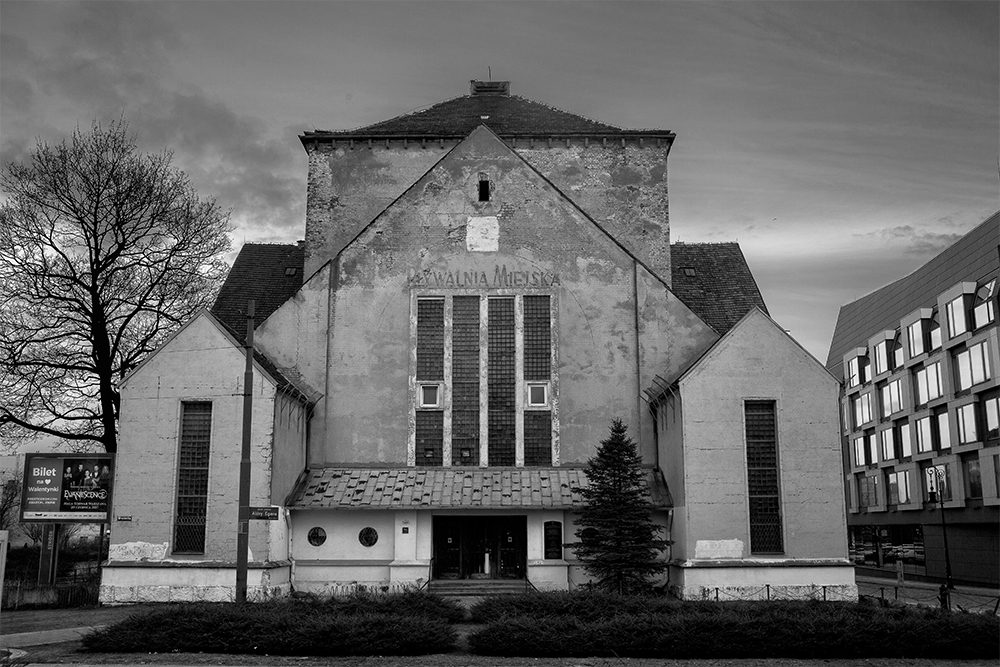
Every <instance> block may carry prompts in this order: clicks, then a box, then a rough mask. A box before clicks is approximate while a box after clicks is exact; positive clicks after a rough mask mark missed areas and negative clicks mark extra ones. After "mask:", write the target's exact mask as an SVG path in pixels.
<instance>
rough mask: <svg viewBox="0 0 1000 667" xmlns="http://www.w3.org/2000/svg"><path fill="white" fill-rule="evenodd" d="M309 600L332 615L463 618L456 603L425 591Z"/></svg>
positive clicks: (364, 594)
mask: <svg viewBox="0 0 1000 667" xmlns="http://www.w3.org/2000/svg"><path fill="white" fill-rule="evenodd" d="M309 601H310V602H311V603H312V604H316V605H319V607H320V608H321V609H323V610H326V611H329V612H331V613H338V614H347V615H354V614H398V615H402V616H419V617H423V618H436V619H440V620H444V621H448V622H450V623H458V622H460V621H462V620H463V619H464V618H465V608H464V607H462V605H460V604H459V603H458V602H456V601H454V600H451V599H447V598H442V597H440V596H438V595H432V594H430V593H428V592H426V591H404V592H400V593H388V594H381V593H369V592H366V591H358V592H356V593H353V594H351V595H348V596H344V597H332V598H319V597H313V598H311V599H310V600H309Z"/></svg>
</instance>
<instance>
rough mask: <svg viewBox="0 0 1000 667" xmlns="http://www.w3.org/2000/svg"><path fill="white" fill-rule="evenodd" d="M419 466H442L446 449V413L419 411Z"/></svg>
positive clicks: (440, 411)
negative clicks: (443, 451)
mask: <svg viewBox="0 0 1000 667" xmlns="http://www.w3.org/2000/svg"><path fill="white" fill-rule="evenodd" d="M416 426H417V465H418V466H440V465H441V462H442V450H443V448H444V412H443V411H442V410H417V425H416Z"/></svg>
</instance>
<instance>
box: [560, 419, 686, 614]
mask: <svg viewBox="0 0 1000 667" xmlns="http://www.w3.org/2000/svg"><path fill="white" fill-rule="evenodd" d="M627 431H628V427H627V426H626V425H625V424H623V423H622V420H621V419H618V418H616V419H614V420H613V421H612V424H611V435H610V437H608V438H607V439H606V440H604V441H602V442H601V446H600V447H599V448H598V450H597V454H596V455H595V456H594V457H593V458H591V459H590V460H589V461H588V462H587V468H586V470H585V471H584V474H586V476H587V480H588V482H589V487H588V488H585V489H579V492H580V493H581V495H583V497H584V499H586V501H587V504H586V506H584V508H583V509H582V511H581V512H580V519H579V521H578V522H577V523H578V525H579V529H578V530H577V531H576V536H577V538H578V539H579V540H580V542H579V543H577V544H574V545H571V546H572V548H573V549H574V551H575V552H576V555H577V557H578V558H579V559H580V560H581V561H582V562H583V564H584V569H586V571H587V573H588V574H590V575H591V576H592V577H593V578H594V580H595V582H594V583H595V584H596V585H597V587H599V588H601V589H603V590H606V591H609V592H617V593H619V594H624V593H635V592H642V591H644V590H647V589H648V588H649V585H650V583H651V581H650V580H651V578H652V577H653V576H654V575H657V574H660V573H662V572H663V571H664V570H665V569H666V567H667V566H666V563H665V562H664V561H663V560H661V559H660V554H661V553H662V552H663V550H664V549H665V548H666V546H667V544H669V543H668V542H667V541H666V540H663V539H661V538H660V537H659V534H660V532H661V531H662V530H663V527H662V526H658V525H656V524H655V523H653V519H652V512H653V504H652V500H651V498H650V495H649V488H648V486H647V484H646V473H645V472H644V471H643V470H642V457H641V456H640V454H639V451H638V448H637V447H636V444H635V442H634V441H633V440H632V438H630V437H628V432H627Z"/></svg>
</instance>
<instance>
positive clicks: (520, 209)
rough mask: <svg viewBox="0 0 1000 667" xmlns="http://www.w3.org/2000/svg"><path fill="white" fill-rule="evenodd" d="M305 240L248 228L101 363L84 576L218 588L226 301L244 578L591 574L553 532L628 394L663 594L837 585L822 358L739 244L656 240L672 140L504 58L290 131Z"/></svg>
mask: <svg viewBox="0 0 1000 667" xmlns="http://www.w3.org/2000/svg"><path fill="white" fill-rule="evenodd" d="M301 140H302V144H303V146H304V148H305V150H306V152H307V154H308V157H309V175H308V203H307V213H306V221H305V240H304V241H303V242H301V243H300V244H298V245H294V246H285V245H247V246H245V247H244V248H243V250H242V251H241V253H240V255H239V257H238V258H237V260H236V262H235V264H234V266H233V269H232V272H231V274H230V276H229V278H228V280H227V281H226V284H225V286H224V287H223V289H222V292H221V293H220V296H219V298H218V301H217V303H216V305H215V307H214V308H213V310H212V312H211V313H203V314H201V315H200V316H198V317H196V318H195V319H194V320H193V321H192V322H190V323H188V324H187V325H186V326H185V327H184V328H183V329H182V330H181V331H179V332H178V333H177V334H176V335H175V336H174V337H173V338H172V339H171V340H169V341H168V342H167V343H166V344H164V345H163V346H162V347H161V348H160V349H159V350H158V351H157V353H156V354H154V355H152V356H151V357H150V358H149V359H148V360H147V361H146V362H145V363H144V364H143V365H142V366H141V367H140V368H138V369H136V370H135V371H134V372H133V373H132V374H131V375H130V376H129V378H128V379H127V380H126V381H125V382H124V384H123V387H122V397H123V398H122V401H123V407H122V421H121V442H122V446H121V453H120V455H119V457H120V458H119V462H118V466H117V468H118V470H119V471H122V474H121V475H120V476H119V479H118V480H117V487H116V495H115V514H116V515H125V516H128V517H129V518H130V520H129V521H118V522H116V523H115V524H114V529H113V544H112V547H111V552H110V559H109V562H108V564H107V566H106V567H105V570H104V580H103V584H102V595H103V599H104V600H106V601H109V602H127V601H133V600H139V599H178V598H213V597H214V598H225V597H227V596H229V595H231V593H232V581H233V575H232V572H233V561H234V560H235V548H236V547H235V544H236V530H235V529H236V513H237V498H236V494H235V490H236V484H237V469H238V465H237V464H238V461H239V442H240V431H239V421H240V414H241V413H240V409H239V404H240V402H241V401H242V393H243V388H242V377H243V363H244V362H243V357H242V351H241V349H240V344H241V341H242V339H243V335H244V334H243V332H245V331H246V305H247V301H248V300H250V299H253V300H254V302H255V304H256V308H257V310H256V314H257V318H256V325H257V326H256V329H255V332H254V342H255V349H256V363H255V371H256V372H255V375H254V387H253V394H254V397H255V403H254V411H253V436H252V445H253V446H252V466H253V475H252V489H251V501H250V504H251V505H255V506H256V505H273V506H276V507H277V508H279V514H280V516H279V520H277V521H271V522H264V521H259V522H256V521H255V522H252V523H251V525H250V535H249V538H250V540H249V541H250V550H251V556H250V561H251V577H250V583H251V586H252V588H253V589H254V590H278V591H282V590H288V589H289V588H295V589H298V590H313V591H336V590H341V589H343V588H345V587H350V586H354V585H357V584H370V585H374V586H380V587H395V586H412V585H419V584H423V583H424V582H427V581H428V580H430V581H431V583H432V584H433V585H439V584H440V582H453V581H458V582H462V581H476V582H479V583H481V582H484V581H486V582H493V581H498V580H510V581H518V582H522V583H521V585H526V584H524V582H525V581H527V582H530V584H531V585H533V586H535V587H537V588H540V589H544V588H548V589H566V588H571V587H573V586H575V585H578V584H580V583H582V582H584V581H585V580H586V576H585V573H584V572H583V570H582V568H581V567H580V564H579V563H578V562H577V561H576V560H575V559H574V556H573V552H572V549H569V548H566V547H565V545H566V543H571V542H572V541H574V539H575V538H574V531H575V526H574V521H575V517H576V511H577V510H578V508H579V507H580V506H581V503H582V498H581V496H580V494H579V493H578V491H577V489H578V488H579V487H581V486H582V485H585V484H586V478H585V477H584V475H583V472H582V470H583V466H584V465H585V464H586V462H587V460H588V459H589V458H590V457H591V456H593V454H594V452H595V450H596V447H597V445H598V443H599V442H600V441H601V440H602V439H603V438H604V437H606V434H607V432H608V427H609V425H610V423H611V420H612V418H614V417H621V418H622V419H623V420H624V421H625V422H626V423H627V424H628V425H629V428H630V433H631V435H632V437H633V438H634V439H635V440H636V441H637V442H638V445H639V448H640V451H641V453H642V456H643V460H644V463H645V464H646V466H647V480H648V485H649V489H650V494H651V497H652V499H653V502H654V504H655V506H656V508H657V516H656V519H657V521H659V522H661V523H662V524H663V526H664V528H665V529H666V530H667V533H668V537H669V538H670V539H671V540H673V542H674V544H673V546H672V547H671V549H670V551H669V553H667V554H665V558H667V559H669V562H670V575H669V581H668V582H666V583H667V585H669V586H670V588H671V589H672V590H673V591H674V592H675V593H677V594H678V595H682V596H685V597H704V596H709V595H717V594H718V591H719V590H722V591H723V592H724V594H731V595H740V596H752V595H755V594H760V595H763V594H764V591H765V585H771V586H774V587H776V588H782V589H783V590H785V592H786V594H788V595H797V596H820V595H821V594H822V591H823V590H824V587H825V590H826V591H827V592H828V595H829V596H830V597H845V596H846V597H851V596H852V595H856V588H855V587H854V580H853V569H852V568H851V566H850V563H849V561H848V559H847V545H846V540H845V533H846V527H845V518H844V510H843V506H842V504H841V502H840V479H839V474H838V473H837V472H836V471H837V465H838V462H839V442H838V436H837V419H838V417H837V410H836V400H837V399H836V396H837V383H836V381H835V380H834V379H833V378H832V377H831V376H830V375H829V374H828V373H827V372H826V371H825V370H824V369H823V368H822V365H821V364H819V363H818V362H817V361H816V360H815V359H813V358H812V357H810V356H809V355H808V354H807V353H806V352H805V351H804V350H803V349H802V348H800V347H799V346H798V345H797V344H796V343H795V342H794V341H793V340H792V339H791V338H789V337H788V336H787V334H785V332H784V331H783V330H782V329H781V328H780V327H779V326H777V325H776V324H775V323H774V322H773V321H772V320H771V319H770V318H769V317H768V315H767V311H766V307H765V305H764V302H763V299H762V298H761V295H760V292H759V290H758V289H757V286H756V283H755V282H754V280H753V276H752V275H751V273H750V271H749V268H748V267H747V264H746V261H745V259H744V257H743V254H742V252H741V251H740V249H739V247H738V246H737V245H736V244H732V243H722V244H693V245H692V244H675V245H673V246H671V244H670V230H669V224H668V208H667V178H666V176H667V156H668V154H669V151H670V147H671V145H672V143H673V141H674V135H673V134H672V133H670V132H666V131H661V130H642V131H634V130H624V129H621V128H618V127H614V126H611V125H607V124H604V123H599V122H596V121H592V120H589V119H586V118H583V117H581V116H577V115H575V114H571V113H567V112H565V111H561V110H559V109H555V108H553V107H551V106H548V105H545V104H540V103H538V102H534V101H531V100H528V99H525V98H522V97H518V96H516V95H511V94H510V91H509V85H508V84H507V83H506V82H473V83H472V89H471V92H470V94H468V95H464V96H461V97H458V98H455V99H452V100H448V101H445V102H442V103H440V104H437V105H434V106H432V107H430V108H428V109H425V110H422V111H418V112H415V113H411V114H407V115H403V116H399V117H397V118H393V119H391V120H388V121H385V122H381V123H376V124H374V125H369V126H366V127H363V128H360V129H357V130H350V131H336V132H308V133H306V134H305V135H303V136H302V137H301Z"/></svg>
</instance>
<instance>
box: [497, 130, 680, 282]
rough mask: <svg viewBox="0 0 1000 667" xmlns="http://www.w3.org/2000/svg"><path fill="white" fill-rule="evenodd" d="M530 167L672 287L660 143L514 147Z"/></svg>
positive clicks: (664, 170)
mask: <svg viewBox="0 0 1000 667" xmlns="http://www.w3.org/2000/svg"><path fill="white" fill-rule="evenodd" d="M516 150H517V152H518V154H519V155H521V156H522V157H523V158H524V159H525V160H526V161H527V162H528V163H529V164H531V166H532V167H534V168H535V169H537V170H538V171H539V172H540V173H541V174H542V175H544V176H545V177H546V178H547V179H549V180H550V181H551V182H552V184H553V185H555V186H556V187H557V188H559V190H561V191H562V192H564V193H565V194H566V195H567V196H568V197H570V198H571V199H573V200H574V201H575V202H576V203H577V204H578V205H579V206H580V207H581V208H582V209H583V210H584V211H586V212H587V214H588V215H589V216H590V217H591V218H593V219H594V221H596V222H597V223H598V224H599V225H601V226H602V227H604V229H606V230H607V231H608V233H610V234H611V235H612V236H614V237H615V238H617V239H618V240H619V241H620V242H621V243H622V244H624V245H625V246H626V247H627V248H628V249H629V251H630V252H631V253H632V254H633V255H635V256H636V257H638V258H639V259H640V260H642V261H643V262H644V263H645V264H646V265H648V266H650V267H652V268H653V269H654V270H655V271H656V273H657V274H658V275H659V276H660V278H662V279H663V280H664V281H666V282H667V283H669V282H670V224H669V221H668V218H669V210H668V199H667V150H668V149H667V148H666V147H662V148H657V147H656V142H655V140H654V141H651V142H647V143H644V145H643V147H642V148H640V147H639V146H638V144H637V143H634V142H628V143H627V145H626V146H625V147H624V148H623V147H622V146H621V144H620V143H618V142H614V141H609V142H607V145H602V144H601V143H600V142H597V141H593V142H590V143H589V144H587V145H584V144H583V143H573V144H571V145H570V146H569V147H568V148H567V147H565V145H563V144H561V143H554V144H553V145H552V146H551V147H547V146H546V145H545V144H544V143H542V142H536V143H535V146H534V147H533V148H532V147H525V146H524V145H523V142H522V143H521V144H519V145H518V146H517V147H516Z"/></svg>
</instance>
